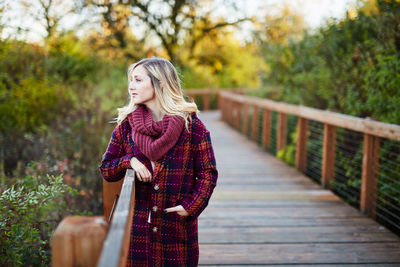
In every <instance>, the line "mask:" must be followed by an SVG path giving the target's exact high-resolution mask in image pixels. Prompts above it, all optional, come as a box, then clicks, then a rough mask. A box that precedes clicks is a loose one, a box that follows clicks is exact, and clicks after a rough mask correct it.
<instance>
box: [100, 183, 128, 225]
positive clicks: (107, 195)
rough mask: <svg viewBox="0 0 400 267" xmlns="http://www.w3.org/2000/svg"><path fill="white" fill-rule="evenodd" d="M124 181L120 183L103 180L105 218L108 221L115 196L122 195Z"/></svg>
mask: <svg viewBox="0 0 400 267" xmlns="http://www.w3.org/2000/svg"><path fill="white" fill-rule="evenodd" d="M123 182H124V180H123V179H121V180H120V181H118V182H112V183H111V182H107V181H106V180H104V179H103V206H104V218H105V219H106V220H108V218H109V217H110V213H111V209H112V207H113V204H114V200H115V195H116V194H118V195H120V192H121V188H122V184H123Z"/></svg>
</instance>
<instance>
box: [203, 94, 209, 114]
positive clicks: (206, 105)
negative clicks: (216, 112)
mask: <svg viewBox="0 0 400 267" xmlns="http://www.w3.org/2000/svg"><path fill="white" fill-rule="evenodd" d="M203 106H204V110H210V92H208V91H207V92H205V93H204V94H203Z"/></svg>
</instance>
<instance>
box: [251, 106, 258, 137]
mask: <svg viewBox="0 0 400 267" xmlns="http://www.w3.org/2000/svg"><path fill="white" fill-rule="evenodd" d="M258 121H259V111H258V106H257V105H254V106H253V117H252V120H251V137H252V138H253V140H255V141H256V142H257V141H258V132H259V130H258Z"/></svg>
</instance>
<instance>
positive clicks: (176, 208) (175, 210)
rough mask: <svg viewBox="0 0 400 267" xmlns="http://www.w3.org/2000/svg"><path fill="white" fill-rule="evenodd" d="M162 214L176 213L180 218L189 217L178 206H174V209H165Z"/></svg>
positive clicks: (181, 207) (180, 206)
mask: <svg viewBox="0 0 400 267" xmlns="http://www.w3.org/2000/svg"><path fill="white" fill-rule="evenodd" d="M164 212H165V213H168V212H176V213H178V215H180V216H184V217H186V216H189V213H188V212H187V211H186V210H185V209H184V208H183V206H182V205H179V206H176V207H172V208H168V209H165V210H164Z"/></svg>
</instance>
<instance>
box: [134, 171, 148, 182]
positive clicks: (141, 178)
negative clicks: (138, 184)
mask: <svg viewBox="0 0 400 267" xmlns="http://www.w3.org/2000/svg"><path fill="white" fill-rule="evenodd" d="M136 177H137V178H138V179H139V181H142V182H145V183H146V182H151V173H150V172H149V171H148V170H147V168H145V169H140V170H137V171H136Z"/></svg>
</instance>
